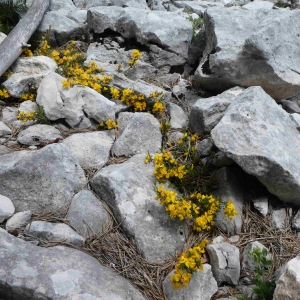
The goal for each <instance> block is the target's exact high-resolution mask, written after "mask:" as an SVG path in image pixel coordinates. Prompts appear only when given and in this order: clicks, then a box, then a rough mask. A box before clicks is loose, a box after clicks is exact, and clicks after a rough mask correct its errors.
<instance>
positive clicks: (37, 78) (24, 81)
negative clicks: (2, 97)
mask: <svg viewBox="0 0 300 300" xmlns="http://www.w3.org/2000/svg"><path fill="white" fill-rule="evenodd" d="M56 68H57V64H56V62H55V61H53V60H52V59H51V58H49V57H47V56H32V57H21V58H18V59H17V60H16V62H15V63H14V64H13V65H12V66H11V70H12V72H13V74H12V75H11V76H10V77H9V78H8V79H7V80H6V81H5V82H4V83H3V86H4V87H5V88H6V89H7V90H8V92H9V94H10V95H12V96H13V97H16V98H20V97H21V96H22V94H25V93H28V92H29V91H30V87H38V86H39V84H40V82H41V80H42V79H43V78H44V77H45V76H47V75H48V74H49V73H51V72H53V71H55V70H56Z"/></svg>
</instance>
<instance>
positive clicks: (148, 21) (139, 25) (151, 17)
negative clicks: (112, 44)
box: [88, 7, 192, 58]
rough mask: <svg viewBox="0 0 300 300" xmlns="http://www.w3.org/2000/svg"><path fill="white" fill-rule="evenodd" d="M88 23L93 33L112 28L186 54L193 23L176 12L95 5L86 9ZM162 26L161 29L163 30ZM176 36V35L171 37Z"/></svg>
mask: <svg viewBox="0 0 300 300" xmlns="http://www.w3.org/2000/svg"><path fill="white" fill-rule="evenodd" d="M88 24H89V27H90V28H91V29H92V30H94V32H96V33H103V32H104V31H105V30H106V29H111V30H114V31H116V32H118V33H120V34H122V35H123V36H124V37H125V38H135V39H136V40H137V41H138V42H139V43H141V44H155V45H159V46H161V47H162V48H164V49H166V50H169V51H171V52H175V53H177V54H179V55H181V56H182V57H185V58H187V54H188V45H189V43H190V41H191V39H192V25H191V23H190V22H189V21H188V20H186V19H185V18H183V17H181V16H178V15H177V14H176V13H170V12H163V11H155V12H154V11H150V10H145V9H137V8H121V7H94V8H91V9H89V11H88ZM162 28H163V30H162ZM174 36H176V39H175V38H173V37H174Z"/></svg>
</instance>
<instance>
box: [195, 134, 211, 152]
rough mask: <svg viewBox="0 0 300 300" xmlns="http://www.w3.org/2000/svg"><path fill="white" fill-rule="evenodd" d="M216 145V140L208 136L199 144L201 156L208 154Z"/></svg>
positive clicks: (198, 148)
mask: <svg viewBox="0 0 300 300" xmlns="http://www.w3.org/2000/svg"><path fill="white" fill-rule="evenodd" d="M214 146H215V144H214V141H213V140H212V138H211V137H208V138H207V139H204V140H202V141H201V142H199V143H198V144H197V151H198V153H199V155H200V156H208V155H209V153H210V151H212V149H213V148H214Z"/></svg>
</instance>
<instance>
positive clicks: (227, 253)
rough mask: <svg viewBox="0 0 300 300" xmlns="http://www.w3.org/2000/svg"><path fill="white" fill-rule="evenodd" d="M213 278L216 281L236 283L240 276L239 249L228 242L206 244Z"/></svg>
mask: <svg viewBox="0 0 300 300" xmlns="http://www.w3.org/2000/svg"><path fill="white" fill-rule="evenodd" d="M206 250H207V253H208V255H209V258H210V264H211V267H212V272H213V274H214V278H215V279H216V280H217V282H218V283H222V282H227V283H229V284H233V285H237V284H238V280H239V278H240V251H239V249H238V248H237V247H235V246H233V245H231V244H228V243H219V244H210V245H207V246H206Z"/></svg>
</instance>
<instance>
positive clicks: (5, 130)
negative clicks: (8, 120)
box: [0, 122, 11, 137]
mask: <svg viewBox="0 0 300 300" xmlns="http://www.w3.org/2000/svg"><path fill="white" fill-rule="evenodd" d="M8 134H11V129H10V128H9V127H8V126H7V125H6V124H5V123H3V122H0V137H2V136H4V135H8Z"/></svg>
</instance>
